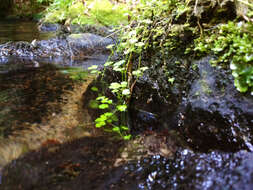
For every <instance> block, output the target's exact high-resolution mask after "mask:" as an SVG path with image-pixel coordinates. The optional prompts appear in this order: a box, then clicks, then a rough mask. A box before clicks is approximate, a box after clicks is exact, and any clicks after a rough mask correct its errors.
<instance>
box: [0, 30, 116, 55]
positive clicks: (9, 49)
mask: <svg viewBox="0 0 253 190" xmlns="http://www.w3.org/2000/svg"><path fill="white" fill-rule="evenodd" d="M113 43H114V41H113V39H112V38H105V37H102V36H98V35H95V34H91V33H82V34H71V35H68V36H67V37H65V36H61V37H56V38H52V39H50V40H41V41H36V40H34V41H33V42H32V43H28V42H8V43H5V44H3V45H0V57H1V58H3V57H9V56H15V57H26V58H41V57H47V58H53V57H73V58H76V59H81V58H85V57H86V56H91V55H92V54H94V53H107V54H108V50H107V49H106V46H108V45H110V44H113Z"/></svg>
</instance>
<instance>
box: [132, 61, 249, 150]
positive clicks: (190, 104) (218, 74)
mask: <svg viewBox="0 0 253 190" xmlns="http://www.w3.org/2000/svg"><path fill="white" fill-rule="evenodd" d="M183 62H184V61H183V60H182V61H181V64H174V63H175V61H170V62H169V63H168V64H167V66H166V67H160V68H157V69H156V68H153V66H151V68H152V69H150V71H147V72H146V73H145V75H144V76H143V77H141V78H140V79H139V80H138V81H137V83H136V85H135V89H134V92H133V96H132V100H131V105H130V107H131V109H132V110H134V112H132V114H131V113H130V114H131V119H132V121H133V122H132V128H133V129H134V130H136V129H137V130H140V128H141V127H142V126H143V123H144V124H145V125H144V127H149V128H151V129H161V128H162V129H167V130H170V129H176V130H178V131H179V132H180V134H181V136H182V137H183V139H184V140H185V141H186V142H187V144H188V145H189V146H190V147H192V148H193V149H195V150H198V151H204V152H206V151H209V150H223V151H238V150H242V149H245V150H249V151H253V145H252V143H253V130H252V126H253V119H252V118H253V97H252V96H251V95H250V94H243V93H240V92H238V91H237V90H236V88H235V87H234V82H233V77H232V75H231V72H230V70H229V69H225V68H218V67H212V66H211V65H210V63H209V62H210V57H206V58H203V59H201V60H198V61H193V62H189V63H188V64H183ZM185 62H187V61H185ZM151 71H152V72H151ZM168 72H169V74H168ZM171 73H172V75H171ZM172 76H173V77H175V78H174V79H173V82H171V80H169V79H170V78H171V77H172ZM143 111H145V112H149V114H146V115H147V116H148V115H152V116H153V117H152V122H148V123H147V122H146V120H147V119H146V118H145V117H144V118H141V117H139V116H140V115H141V112H142V113H143ZM145 112H144V113H145ZM138 113H139V114H138ZM154 116H155V117H154ZM154 118H155V119H156V120H155V122H154Z"/></svg>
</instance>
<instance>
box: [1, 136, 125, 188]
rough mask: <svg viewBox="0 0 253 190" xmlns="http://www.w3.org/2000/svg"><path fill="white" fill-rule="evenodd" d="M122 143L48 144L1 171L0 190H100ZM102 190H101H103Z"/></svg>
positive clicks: (87, 139) (106, 140)
mask: <svg viewBox="0 0 253 190" xmlns="http://www.w3.org/2000/svg"><path fill="white" fill-rule="evenodd" d="M123 144H124V142H123V141H119V140H113V139H112V138H110V137H104V136H98V137H85V138H81V139H78V140H75V141H72V142H70V143H66V144H61V145H60V144H57V142H55V141H48V143H47V144H46V143H45V144H44V147H43V148H42V149H40V150H38V151H33V152H30V153H28V154H26V155H25V156H23V157H22V158H19V159H17V160H15V161H13V162H12V163H11V164H10V165H8V166H6V167H5V169H4V170H3V176H2V184H1V185H0V187H1V189H2V190H9V189H20V190H28V189H36V190H51V189H52V190H57V189H59V190H64V189H66V190H67V189H68V190H73V189H75V190H79V189H80V190H83V189H87V190H88V189H101V187H102V186H103V184H104V179H105V178H106V177H107V176H108V175H109V171H110V170H111V169H112V168H113V164H114V162H115V160H116V158H117V157H118V156H119V149H120V148H121V147H122V145H123ZM102 189H103V188H102Z"/></svg>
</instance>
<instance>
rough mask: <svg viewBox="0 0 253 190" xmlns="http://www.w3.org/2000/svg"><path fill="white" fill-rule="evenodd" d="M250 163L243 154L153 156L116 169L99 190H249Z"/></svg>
mask: <svg viewBox="0 0 253 190" xmlns="http://www.w3.org/2000/svg"><path fill="white" fill-rule="evenodd" d="M252 159H253V155H252V153H247V152H244V151H241V152H238V153H236V154H232V153H222V152H217V151H215V152H211V153H208V154H203V153H193V152H192V151H190V150H187V149H183V150H180V151H178V152H177V154H176V156H175V157H174V158H169V159H166V158H164V157H161V156H160V155H155V156H152V157H146V158H143V159H141V160H140V161H137V162H132V163H129V164H128V165H125V166H123V167H120V168H117V169H115V170H114V171H113V172H111V174H110V176H108V177H107V178H106V179H105V183H104V185H103V186H102V187H101V189H150V190H153V189H155V190H162V189H171V190H179V189H180V190H182V189H183V190H187V189H194V190H224V189H230V190H238V189H241V190H250V189H252V188H253V183H252V175H253V167H252V166H253V165H252ZM122 170H124V172H122Z"/></svg>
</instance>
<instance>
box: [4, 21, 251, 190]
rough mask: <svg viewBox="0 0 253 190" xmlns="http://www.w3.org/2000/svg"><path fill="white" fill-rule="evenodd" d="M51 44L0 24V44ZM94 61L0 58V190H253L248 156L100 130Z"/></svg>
mask: <svg viewBox="0 0 253 190" xmlns="http://www.w3.org/2000/svg"><path fill="white" fill-rule="evenodd" d="M13 31H15V32H13ZM53 36H54V34H53V33H43V34H42V33H40V32H39V31H38V30H37V26H36V24H35V23H29V22H25V23H23V22H13V23H8V22H6V21H1V22H0V44H1V43H5V42H8V41H28V42H31V41H33V39H35V38H36V39H41V40H42V39H44V40H45V39H48V38H50V37H53ZM95 57H96V58H94V56H92V58H91V59H89V58H85V59H82V60H73V59H71V58H62V57H59V58H57V59H50V58H48V59H33V58H24V57H23V58H20V57H15V56H12V57H0V189H3V190H12V189H13V190H14V189H20V190H29V189H36V190H73V189H74V190H79V189H80V190H86V189H87V190H90V189H97V190H104V189H105V190H106V189H108V190H109V189H115V190H136V189H140V190H142V189H144V190H146V189H148V190H163V189H170V190H189V189H192V190H251V189H253V164H252V163H253V162H252V161H253V154H252V153H251V152H249V151H246V150H239V151H233V152H229V151H227V152H226V151H221V150H219V149H217V150H206V151H196V150H192V149H191V148H190V147H189V146H187V143H185V142H183V141H182V139H181V137H180V134H179V133H178V131H177V130H176V129H175V127H172V129H170V130H167V131H155V130H153V131H152V130H148V129H147V130H142V132H141V133H139V134H138V135H137V137H136V138H134V139H132V140H130V141H123V140H121V139H119V138H118V137H117V136H115V135H113V134H108V133H105V132H104V131H103V130H100V129H96V128H95V127H94V123H93V116H92V112H90V111H89V108H88V106H87V105H88V102H86V101H88V100H89V98H90V97H89V94H90V93H89V89H90V84H91V83H92V81H93V80H94V76H93V75H91V74H89V73H88V72H87V68H88V67H89V66H91V65H94V64H97V65H99V66H101V65H102V64H103V63H104V62H105V61H106V60H107V57H108V55H103V54H97V55H96V56H95ZM138 114H139V115H141V116H140V120H141V119H143V120H145V117H146V116H147V114H146V115H145V112H142V114H140V112H139V113H138ZM143 114H144V115H143ZM130 115H131V114H130ZM141 117H142V118H141ZM146 119H147V118H146ZM133 121H135V120H133ZM136 122H138V121H136ZM139 122H140V121H139ZM140 123H142V122H140ZM145 125H146V126H148V125H151V123H149V122H146V123H145ZM152 125H156V124H152ZM138 126H140V125H138ZM147 128H149V126H148V127H147ZM220 146H222V145H220Z"/></svg>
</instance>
